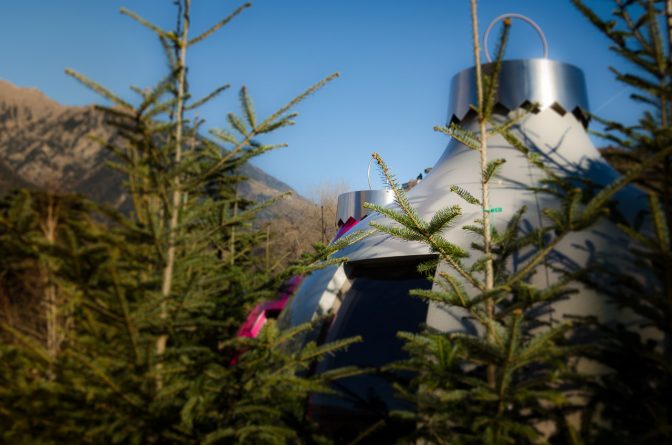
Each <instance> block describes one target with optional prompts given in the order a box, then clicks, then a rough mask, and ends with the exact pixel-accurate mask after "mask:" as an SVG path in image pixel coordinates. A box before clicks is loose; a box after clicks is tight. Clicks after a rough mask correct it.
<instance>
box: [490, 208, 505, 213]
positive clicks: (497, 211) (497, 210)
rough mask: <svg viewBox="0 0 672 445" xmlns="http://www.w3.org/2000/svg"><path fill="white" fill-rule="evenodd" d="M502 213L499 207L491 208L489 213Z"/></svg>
mask: <svg viewBox="0 0 672 445" xmlns="http://www.w3.org/2000/svg"><path fill="white" fill-rule="evenodd" d="M501 211H502V208H501V207H493V208H491V209H490V213H500V212H501Z"/></svg>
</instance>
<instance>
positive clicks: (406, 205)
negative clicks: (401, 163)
mask: <svg viewBox="0 0 672 445" xmlns="http://www.w3.org/2000/svg"><path fill="white" fill-rule="evenodd" d="M372 156H373V158H374V159H375V161H376V163H377V164H378V167H379V168H380V171H381V174H382V175H383V176H384V178H385V180H386V183H387V184H388V186H389V187H390V189H391V190H392V193H393V194H394V197H395V202H396V203H397V205H398V206H399V207H400V208H401V210H402V211H403V212H404V214H405V215H406V216H407V217H408V218H409V219H410V222H411V226H410V227H408V228H409V229H411V230H414V231H417V232H418V233H419V234H421V235H422V236H423V238H424V239H425V242H427V243H428V244H429V245H430V247H431V248H432V249H433V250H434V251H435V252H438V253H440V254H441V256H442V258H443V259H444V260H445V261H446V262H447V263H448V264H449V265H450V266H451V267H452V268H453V269H455V270H456V271H457V272H458V273H459V274H460V275H462V277H464V278H465V279H466V280H467V281H468V282H469V283H470V284H472V285H473V286H474V287H476V288H479V283H478V281H476V279H475V278H474V277H473V276H472V275H471V274H469V273H468V272H467V271H466V270H465V269H464V268H463V267H462V265H461V264H460V262H459V259H458V258H456V257H455V256H454V253H455V252H456V248H457V246H454V245H452V244H450V243H447V242H441V238H439V237H436V236H432V235H430V234H429V233H428V232H427V230H426V229H425V224H424V223H423V222H422V221H421V220H420V218H419V216H418V215H417V213H416V211H415V209H413V207H412V206H411V204H410V202H409V201H408V198H406V195H405V193H404V192H403V190H402V189H401V188H400V187H399V186H398V184H397V182H396V181H395V179H394V177H393V176H392V174H391V173H390V170H389V168H388V167H387V164H385V162H384V161H383V158H381V157H380V155H379V154H378V153H373V154H372ZM443 241H445V240H443ZM446 249H450V250H446Z"/></svg>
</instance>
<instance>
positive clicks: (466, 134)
mask: <svg viewBox="0 0 672 445" xmlns="http://www.w3.org/2000/svg"><path fill="white" fill-rule="evenodd" d="M434 131H438V132H440V133H443V134H445V135H447V136H450V137H451V138H453V139H455V140H456V141H458V142H459V143H461V144H462V145H464V146H465V147H467V148H470V149H472V150H476V151H478V150H479V149H480V147H481V141H480V139H479V137H478V135H476V134H475V133H473V132H471V131H469V130H467V129H465V128H462V127H460V126H459V125H457V124H455V123H454V122H451V123H450V125H449V126H448V127H445V126H444V127H439V126H436V127H434Z"/></svg>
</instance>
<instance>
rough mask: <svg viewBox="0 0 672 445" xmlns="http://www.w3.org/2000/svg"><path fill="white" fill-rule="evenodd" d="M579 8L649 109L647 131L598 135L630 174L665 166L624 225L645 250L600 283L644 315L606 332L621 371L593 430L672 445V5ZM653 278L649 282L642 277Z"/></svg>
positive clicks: (649, 179)
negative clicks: (608, 11) (608, 13)
mask: <svg viewBox="0 0 672 445" xmlns="http://www.w3.org/2000/svg"><path fill="white" fill-rule="evenodd" d="M572 2H573V3H574V5H575V6H576V7H577V8H578V9H579V10H580V11H581V12H582V13H583V14H584V15H585V16H586V18H587V19H588V20H590V22H591V23H593V24H594V25H595V26H596V27H597V29H598V30H600V31H601V32H602V33H603V34H604V35H605V36H606V37H607V38H609V40H610V41H611V43H612V46H611V50H612V51H614V52H615V53H616V54H618V55H619V56H621V57H622V59H623V60H624V61H626V62H628V66H629V68H628V70H627V71H621V70H618V69H616V68H610V69H611V70H612V71H613V72H614V74H615V76H616V79H617V80H619V81H620V82H622V83H623V84H624V85H625V86H627V87H629V88H630V89H631V90H632V91H634V92H633V93H632V94H631V95H630V97H631V98H632V100H633V101H635V102H637V103H640V104H644V106H645V111H644V113H643V115H642V116H641V118H640V119H639V121H638V122H637V124H635V125H625V124H623V123H619V122H613V121H607V120H604V119H600V118H599V117H596V118H597V119H598V120H599V121H600V122H602V123H603V125H604V128H605V130H604V131H603V132H602V133H598V135H599V136H601V137H603V138H605V139H606V140H607V141H608V142H609V143H610V144H611V147H609V149H607V150H605V151H604V153H605V156H608V159H609V160H610V161H611V162H612V164H613V165H614V166H615V167H616V168H618V169H620V170H627V169H629V168H632V167H633V166H636V165H641V164H642V163H643V162H645V160H646V159H649V158H650V157H652V156H657V157H660V156H661V154H663V157H662V158H661V161H660V162H658V163H656V164H654V165H652V166H650V167H649V168H647V169H646V174H643V175H641V176H640V177H639V178H637V184H638V185H639V186H640V187H641V188H643V189H644V190H645V191H646V192H647V193H648V195H649V198H648V205H647V206H645V212H643V213H642V214H641V215H639V217H638V218H634V219H633V218H631V219H627V218H617V217H618V215H613V217H614V219H615V221H616V222H617V223H618V224H619V225H620V227H621V228H622V230H623V231H624V233H626V234H627V235H628V236H629V237H630V238H631V239H632V240H634V241H635V242H636V243H637V244H636V245H637V248H636V249H635V250H634V251H633V256H634V258H635V261H633V263H632V264H631V265H630V267H629V268H628V269H626V270H619V271H613V270H609V269H604V270H602V274H601V275H600V276H599V278H600V279H601V280H602V285H603V286H604V284H605V283H606V286H605V287H606V288H607V289H609V290H610V291H611V292H610V294H611V297H612V298H613V300H614V302H615V303H617V304H618V305H620V306H622V307H624V308H627V309H628V310H630V311H632V312H633V313H635V314H637V316H639V317H640V319H641V320H642V321H641V323H640V324H638V325H623V324H621V325H616V326H600V327H599V329H600V330H601V332H602V334H603V338H604V340H603V344H602V348H601V350H600V351H599V354H597V355H596V357H595V358H596V359H597V360H600V361H602V362H603V363H604V364H605V365H607V366H608V367H609V368H610V369H611V372H610V373H607V374H606V375H605V376H604V377H603V378H602V379H601V380H599V381H598V382H596V393H595V404H596V405H599V404H601V405H602V406H603V407H604V409H603V412H602V415H603V416H604V417H605V418H606V420H607V421H608V423H607V424H605V423H604V422H602V423H599V422H598V423H595V424H594V425H591V426H593V427H594V430H593V431H591V433H592V435H593V438H592V439H593V441H594V442H596V443H622V444H626V443H628V444H631V443H669V442H670V441H672V384H671V382H672V368H671V367H670V363H672V250H671V249H672V248H671V247H670V236H671V234H672V232H671V230H672V229H671V227H670V222H671V221H672V159H671V155H670V150H669V147H670V146H671V145H672V129H671V127H670V119H672V114H671V113H672V88H671V87H672V83H671V81H672V56H671V54H672V49H671V47H670V43H671V42H672V39H671V36H672V2H670V1H669V0H666V1H662V0H637V1H622V0H614V2H613V6H614V9H613V11H612V17H611V18H603V17H601V16H599V15H598V14H597V13H596V12H595V11H593V10H592V9H591V8H590V7H589V6H588V5H587V4H585V3H584V2H583V1H580V0H572ZM641 270H644V271H646V272H647V273H648V276H647V277H646V278H647V279H646V280H643V279H642V277H641V275H640V274H638V273H637V271H641Z"/></svg>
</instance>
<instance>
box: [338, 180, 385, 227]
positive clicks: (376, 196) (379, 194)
mask: <svg viewBox="0 0 672 445" xmlns="http://www.w3.org/2000/svg"><path fill="white" fill-rule="evenodd" d="M393 201H394V193H393V192H392V190H387V189H384V190H357V191H354V192H347V193H342V194H341V195H339V196H338V204H337V207H336V225H339V224H345V223H346V222H348V219H349V218H352V219H354V220H355V221H359V220H361V219H362V218H364V217H365V216H366V215H368V214H369V213H370V212H371V211H370V210H369V209H365V208H364V203H365V202H370V203H371V204H378V205H381V206H385V205H388V204H391V203H392V202H393Z"/></svg>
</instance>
